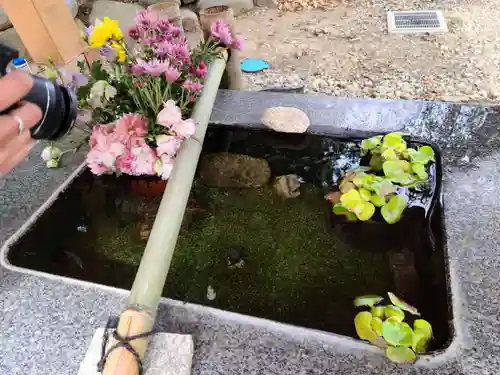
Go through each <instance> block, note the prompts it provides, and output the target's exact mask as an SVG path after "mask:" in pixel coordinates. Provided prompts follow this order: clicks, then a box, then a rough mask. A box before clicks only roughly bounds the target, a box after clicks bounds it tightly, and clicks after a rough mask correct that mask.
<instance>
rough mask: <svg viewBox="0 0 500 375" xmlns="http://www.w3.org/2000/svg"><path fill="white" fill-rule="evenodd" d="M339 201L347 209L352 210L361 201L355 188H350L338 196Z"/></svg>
mask: <svg viewBox="0 0 500 375" xmlns="http://www.w3.org/2000/svg"><path fill="white" fill-rule="evenodd" d="M340 202H341V203H342V205H343V206H344V207H345V208H347V209H348V210H349V211H354V208H355V207H356V206H358V205H359V204H360V203H363V200H362V199H361V196H360V195H359V192H358V191H357V190H356V189H353V190H350V191H348V192H347V193H345V194H342V196H341V197H340Z"/></svg>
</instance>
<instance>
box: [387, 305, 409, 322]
mask: <svg viewBox="0 0 500 375" xmlns="http://www.w3.org/2000/svg"><path fill="white" fill-rule="evenodd" d="M384 315H385V317H386V318H393V319H396V320H398V321H400V322H402V321H403V320H404V318H405V313H404V311H403V310H401V309H400V308H399V307H397V306H394V305H388V306H386V307H384Z"/></svg>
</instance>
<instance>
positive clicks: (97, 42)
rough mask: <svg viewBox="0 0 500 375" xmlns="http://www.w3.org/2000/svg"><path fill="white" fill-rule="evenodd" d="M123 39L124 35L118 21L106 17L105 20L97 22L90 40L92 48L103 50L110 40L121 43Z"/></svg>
mask: <svg viewBox="0 0 500 375" xmlns="http://www.w3.org/2000/svg"><path fill="white" fill-rule="evenodd" d="M122 39H123V33H122V31H121V30H120V28H119V27H118V21H114V20H111V19H109V18H108V17H104V20H103V21H102V22H101V21H100V20H96V23H95V26H94V30H92V34H91V35H90V38H89V44H90V47H91V48H101V47H102V46H104V45H105V44H106V43H108V42H109V41H110V40H114V41H120V40H122Z"/></svg>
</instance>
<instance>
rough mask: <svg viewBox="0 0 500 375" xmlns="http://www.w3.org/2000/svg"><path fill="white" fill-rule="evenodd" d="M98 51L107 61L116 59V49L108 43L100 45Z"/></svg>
mask: <svg viewBox="0 0 500 375" xmlns="http://www.w3.org/2000/svg"><path fill="white" fill-rule="evenodd" d="M99 53H100V54H101V56H102V57H104V59H105V60H106V61H108V62H113V61H115V60H116V51H115V49H114V48H111V47H110V46H109V45H107V46H104V47H101V48H100V49H99Z"/></svg>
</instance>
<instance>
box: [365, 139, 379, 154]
mask: <svg viewBox="0 0 500 375" xmlns="http://www.w3.org/2000/svg"><path fill="white" fill-rule="evenodd" d="M381 141H382V136H381V135H377V136H376V137H371V138H368V139H363V140H362V141H361V150H362V151H364V153H366V151H370V150H371V149H374V148H375V147H377V146H378V145H380V142H381Z"/></svg>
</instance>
